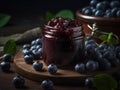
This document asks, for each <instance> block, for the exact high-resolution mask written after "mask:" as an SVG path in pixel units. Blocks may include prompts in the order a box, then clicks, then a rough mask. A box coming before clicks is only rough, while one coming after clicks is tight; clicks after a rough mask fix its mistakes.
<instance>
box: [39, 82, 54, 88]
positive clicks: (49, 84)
mask: <svg viewBox="0 0 120 90" xmlns="http://www.w3.org/2000/svg"><path fill="white" fill-rule="evenodd" d="M41 87H42V88H43V89H45V90H52V89H53V87H54V84H53V82H52V81H51V80H44V81H42V83H41Z"/></svg>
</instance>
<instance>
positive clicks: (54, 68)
mask: <svg viewBox="0 0 120 90" xmlns="http://www.w3.org/2000/svg"><path fill="white" fill-rule="evenodd" d="M57 70H58V69H57V66H56V65H54V64H50V65H48V67H47V71H48V72H49V73H50V74H56V73H57Z"/></svg>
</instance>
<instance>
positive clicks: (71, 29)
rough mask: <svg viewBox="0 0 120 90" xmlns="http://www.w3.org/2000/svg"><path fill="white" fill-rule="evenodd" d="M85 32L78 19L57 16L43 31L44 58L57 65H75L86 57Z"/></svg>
mask: <svg viewBox="0 0 120 90" xmlns="http://www.w3.org/2000/svg"><path fill="white" fill-rule="evenodd" d="M84 36H85V35H84V32H83V28H82V25H81V24H80V23H79V22H77V21H76V20H72V19H68V18H61V17H55V18H53V19H51V20H50V21H49V22H48V23H47V24H46V25H45V26H44V31H43V59H44V62H45V63H46V64H47V65H49V64H52V63H53V64H56V65H57V66H66V65H74V64H76V63H79V62H82V61H83V57H84Z"/></svg>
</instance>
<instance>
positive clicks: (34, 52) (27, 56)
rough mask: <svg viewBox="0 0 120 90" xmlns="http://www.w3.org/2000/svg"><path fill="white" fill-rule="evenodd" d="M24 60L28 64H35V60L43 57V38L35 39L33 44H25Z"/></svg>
mask: <svg viewBox="0 0 120 90" xmlns="http://www.w3.org/2000/svg"><path fill="white" fill-rule="evenodd" d="M22 52H23V55H24V60H25V62H26V63H27V64H33V60H39V59H41V57H42V52H43V49H42V38H37V39H36V40H33V41H32V42H31V44H25V45H23V50H22Z"/></svg>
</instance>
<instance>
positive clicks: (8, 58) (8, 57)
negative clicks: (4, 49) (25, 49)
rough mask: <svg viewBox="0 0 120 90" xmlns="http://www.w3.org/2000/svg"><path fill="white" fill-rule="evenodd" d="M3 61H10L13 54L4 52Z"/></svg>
mask: <svg viewBox="0 0 120 90" xmlns="http://www.w3.org/2000/svg"><path fill="white" fill-rule="evenodd" d="M3 61H5V62H10V61H11V55H10V54H4V55H3Z"/></svg>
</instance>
